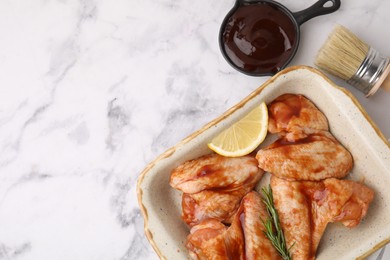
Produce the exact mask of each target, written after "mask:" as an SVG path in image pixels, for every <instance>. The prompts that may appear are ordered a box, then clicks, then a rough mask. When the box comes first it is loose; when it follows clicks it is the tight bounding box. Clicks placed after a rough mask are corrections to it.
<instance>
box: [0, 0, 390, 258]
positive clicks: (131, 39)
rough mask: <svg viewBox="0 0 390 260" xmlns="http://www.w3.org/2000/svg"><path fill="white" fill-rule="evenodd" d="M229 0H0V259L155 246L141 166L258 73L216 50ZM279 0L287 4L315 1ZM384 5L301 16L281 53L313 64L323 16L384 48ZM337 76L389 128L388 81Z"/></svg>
mask: <svg viewBox="0 0 390 260" xmlns="http://www.w3.org/2000/svg"><path fill="white" fill-rule="evenodd" d="M233 2H234V1H233V0H213V1H207V0H196V1H194V0H142V1H135V0H118V1H108V0H97V1H94V0H80V1H76V0H61V1H60V0H58V1H54V0H40V1H38V0H32V1H22V0H12V1H11V0H8V1H7V0H4V1H0V154H1V156H0V259H156V255H155V254H154V252H153V250H152V249H151V247H150V246H149V244H148V242H147V240H146V239H145V237H144V233H143V220H142V217H141V215H140V211H139V208H138V204H137V200H136V192H135V190H136V180H137V177H138V175H139V173H140V172H141V171H142V169H143V168H144V167H145V166H146V164H147V163H148V162H149V161H151V160H153V159H154V158H155V157H156V156H158V155H159V154H160V153H162V152H163V151H165V150H166V149H167V148H169V147H171V146H173V145H174V144H176V143H177V142H178V141H180V140H181V139H183V138H184V137H186V136H188V135H189V134H190V133H192V132H193V131H195V130H197V129H198V128H200V127H201V126H203V125H204V124H205V123H207V122H208V121H210V120H212V119H213V118H215V117H216V116H218V115H220V114H221V113H222V112H224V111H225V110H226V109H228V108H230V107H231V106H233V105H234V104H235V103H236V102H238V101H239V100H241V99H242V98H244V97H245V96H246V95H248V94H249V93H250V92H252V91H253V90H254V89H255V88H257V87H258V86H259V85H261V84H262V83H263V82H264V81H265V80H267V79H268V78H267V77H263V78H255V77H248V76H245V75H243V74H240V73H238V72H236V71H235V70H233V69H232V68H231V67H230V66H229V65H228V64H227V63H226V62H225V60H224V59H223V57H222V56H221V53H220V51H219V49H218V42H217V33H218V30H219V25H220V23H221V21H222V19H223V17H224V16H225V14H226V13H227V12H228V11H229V9H230V8H231V7H232V5H233ZM281 2H282V3H283V4H285V5H286V6H287V7H289V8H291V9H292V10H293V11H298V10H300V9H303V8H305V7H307V6H309V5H311V4H312V3H314V2H315V1H314V0H299V1H296V0H295V1H293V0H283V1H281ZM389 10H390V1H387V0H371V1H365V0H342V7H341V9H340V10H339V11H338V12H337V13H335V14H332V15H328V16H322V17H319V18H316V19H313V20H311V21H309V22H307V23H305V24H304V25H303V26H302V27H301V33H302V35H301V45H300V48H299V51H298V53H297V55H296V57H295V58H294V60H293V61H292V63H291V65H293V64H305V65H313V60H314V56H315V54H316V52H317V51H318V49H319V48H320V47H321V45H322V43H323V41H324V40H325V39H326V37H327V35H328V33H329V32H330V31H331V29H332V28H333V25H334V24H335V23H341V24H343V25H345V26H347V27H349V28H350V29H351V30H353V31H354V32H355V33H356V34H358V35H359V36H360V37H361V38H363V39H365V40H366V41H367V42H369V43H370V44H371V45H373V46H375V47H376V48H377V49H378V50H380V51H382V52H383V53H384V54H386V55H390V48H389V46H390V33H389V28H388V27H389V24H390V16H389V15H388V13H389V12H388V11H389ZM336 82H337V83H339V84H340V85H342V86H345V87H346V88H347V89H349V90H351V91H352V92H353V93H354V94H355V95H356V97H357V98H358V99H359V100H360V102H361V103H362V105H363V107H364V108H365V109H366V110H367V112H368V114H369V115H370V116H371V117H372V118H373V120H374V121H375V122H376V124H377V125H378V126H379V128H380V129H381V130H382V131H383V133H384V134H385V136H386V137H388V138H389V137H390V113H389V104H390V93H384V92H380V93H378V94H377V95H376V96H374V97H373V98H370V99H366V98H365V97H364V96H363V95H362V94H361V93H359V92H358V91H355V90H354V89H352V88H351V87H350V86H348V85H347V84H345V83H344V82H341V81H339V80H336ZM372 259H375V256H374V257H372ZM383 259H390V248H389V249H388V250H387V252H386V254H385V257H384V258H383Z"/></svg>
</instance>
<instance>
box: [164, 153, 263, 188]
mask: <svg viewBox="0 0 390 260" xmlns="http://www.w3.org/2000/svg"><path fill="white" fill-rule="evenodd" d="M261 174H262V171H261V170H260V169H259V168H258V166H257V161H256V159H255V158H254V157H252V156H243V157H237V158H230V157H224V156H221V155H218V154H210V155H205V156H202V157H200V158H198V159H195V160H190V161H187V162H185V163H183V164H181V165H180V166H178V167H177V168H176V169H174V170H173V171H172V174H171V179H170V185H171V186H172V187H173V188H175V189H178V190H181V191H183V192H184V193H191V194H192V193H197V192H200V191H203V190H218V189H223V190H224V191H231V190H237V189H239V188H241V186H242V184H243V183H245V182H246V181H248V180H250V179H252V178H254V176H258V175H260V177H261ZM255 178H257V177H255Z"/></svg>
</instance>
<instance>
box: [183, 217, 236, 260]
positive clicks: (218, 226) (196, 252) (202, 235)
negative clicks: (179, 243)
mask: <svg viewBox="0 0 390 260" xmlns="http://www.w3.org/2000/svg"><path fill="white" fill-rule="evenodd" d="M235 235H236V237H235V239H229V240H228V241H227V227H226V226H225V225H223V224H222V223H221V222H219V221H217V220H215V219H207V220H204V221H203V222H201V223H200V224H199V225H196V226H194V227H193V228H191V232H190V235H188V237H187V244H186V247H187V249H188V252H189V255H190V257H191V258H192V259H198V260H202V259H213V260H219V259H221V260H222V259H232V258H230V256H236V257H235V258H234V259H238V260H240V259H243V258H242V256H243V254H242V251H243V238H242V235H241V234H240V232H237V233H236V234H235ZM226 242H228V243H226ZM237 256H238V257H237Z"/></svg>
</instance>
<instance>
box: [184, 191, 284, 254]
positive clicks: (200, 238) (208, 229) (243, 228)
mask: <svg viewBox="0 0 390 260" xmlns="http://www.w3.org/2000/svg"><path fill="white" fill-rule="evenodd" d="M266 214H267V213H266V210H265V208H264V205H263V203H262V201H261V198H260V195H259V194H258V193H256V192H254V191H252V192H250V193H248V194H247V195H245V197H244V198H243V199H242V202H241V204H240V207H239V209H238V211H237V213H236V214H235V217H234V220H233V222H232V224H231V226H230V227H229V228H224V225H222V224H221V223H219V222H218V221H216V220H213V219H209V220H204V221H203V222H201V223H200V224H199V225H197V226H194V227H193V228H192V229H191V234H190V235H189V236H188V238H187V245H186V246H187V248H188V250H189V251H190V256H191V257H192V258H193V259H234V260H235V259H238V260H239V259H246V260H252V259H253V260H255V259H265V260H271V259H275V260H278V259H281V258H280V256H279V255H278V253H277V252H276V250H275V249H274V247H273V246H272V244H271V242H270V241H269V240H268V239H267V238H266V237H265V235H264V233H263V231H262V230H263V224H262V223H261V218H263V219H265V218H266V216H267V215H266Z"/></svg>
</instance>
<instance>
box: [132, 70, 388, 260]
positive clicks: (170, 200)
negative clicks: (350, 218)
mask: <svg viewBox="0 0 390 260" xmlns="http://www.w3.org/2000/svg"><path fill="white" fill-rule="evenodd" d="M284 93H297V94H303V95H305V96H306V97H307V98H309V99H310V100H312V101H313V102H314V104H315V105H316V106H317V107H318V108H319V109H320V110H321V111H322V112H323V113H324V114H325V115H326V117H327V118H328V121H329V125H330V131H331V132H332V133H333V135H334V136H335V137H336V138H337V139H338V140H339V141H340V142H341V143H342V144H343V145H344V146H345V147H346V148H347V149H348V150H349V151H350V152H351V153H352V155H353V158H354V167H353V170H352V172H351V173H350V174H349V176H348V178H350V179H353V180H364V182H365V184H366V185H368V186H369V187H371V188H373V189H374V190H375V198H374V201H373V203H372V204H371V206H370V209H369V212H368V214H367V216H366V218H365V219H364V220H363V222H362V223H361V224H360V225H359V226H358V227H357V228H354V229H347V228H345V227H344V226H342V225H341V224H330V225H328V228H327V230H326V232H325V234H324V236H323V238H322V240H321V243H320V247H319V249H318V251H317V259H318V260H321V259H364V258H365V257H367V256H368V255H370V254H371V253H373V252H375V251H376V250H378V249H379V248H380V247H382V246H384V245H385V244H386V243H388V242H390V192H389V187H390V146H389V143H388V142H387V140H386V139H385V138H384V136H383V134H382V133H381V132H380V131H379V129H378V128H377V127H376V126H375V124H374V123H373V122H372V120H371V119H370V118H369V116H368V115H367V113H366V112H365V111H364V110H363V108H362V107H361V106H360V104H359V103H358V101H357V100H356V99H355V98H354V97H353V96H352V94H351V93H350V92H348V91H347V90H345V89H343V88H340V87H338V86H336V85H335V84H334V83H333V82H332V81H330V80H329V79H328V78H327V77H326V76H325V75H323V74H322V73H321V72H319V71H317V70H316V69H314V68H310V67H305V66H296V67H290V68H288V69H285V70H283V71H281V72H280V73H278V74H277V75H275V76H274V77H272V78H271V79H270V80H268V81H267V82H266V83H264V84H263V85H262V86H261V87H259V88H258V89H256V90H255V91H254V92H253V93H252V94H250V95H249V96H248V97H246V98H245V99H244V100H242V101H241V102H240V103H238V104H237V105H235V106H234V107H232V108H231V109H229V110H228V111H226V112H225V113H224V114H223V115H221V116H220V117H218V118H216V119H215V120H213V121H212V122H210V123H209V124H207V125H206V126H204V127H203V128H201V129H200V130H198V131H196V132H195V133H193V134H192V135H190V136H189V137H187V138H186V139H184V140H183V141H181V142H180V143H178V144H177V145H175V146H174V147H172V148H171V149H169V150H167V151H166V152H165V153H163V154H161V155H160V156H159V157H158V158H156V159H155V160H154V161H152V162H151V163H150V164H149V165H148V166H147V167H146V168H145V169H144V171H143V172H142V173H141V175H140V176H139V179H138V186H137V192H138V202H139V206H140V208H141V211H142V214H143V217H144V221H145V222H144V223H145V234H146V236H147V238H148V239H149V241H150V243H151V245H152V246H153V248H154V249H155V251H156V253H157V254H158V256H159V257H160V258H162V259H186V258H188V255H187V250H186V248H185V241H186V236H187V235H188V233H189V229H188V228H187V226H186V225H185V224H184V223H183V221H182V220H181V217H180V216H181V192H179V191H176V190H174V189H173V188H171V187H170V186H169V183H168V182H169V176H170V173H171V170H172V169H173V168H174V167H176V166H177V165H179V164H181V163H183V162H184V161H186V160H189V159H194V158H196V157H199V156H201V155H204V154H208V153H211V151H210V150H209V149H208V147H207V143H208V142H209V141H210V140H211V139H212V138H213V137H214V136H215V135H217V134H218V133H219V132H221V131H222V130H223V129H225V128H226V127H228V126H230V125H231V124H232V123H234V122H235V121H237V120H238V119H240V118H241V117H242V116H243V115H245V114H246V113H248V112H249V111H250V110H251V109H253V108H254V107H255V106H256V105H258V104H260V102H261V101H265V102H266V103H269V102H271V101H272V100H273V99H275V98H276V97H278V96H279V95H281V94H284ZM267 138H268V137H267ZM266 141H267V140H266Z"/></svg>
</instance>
